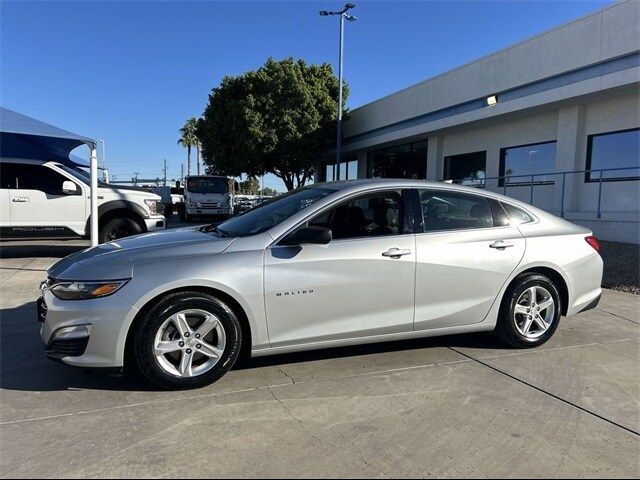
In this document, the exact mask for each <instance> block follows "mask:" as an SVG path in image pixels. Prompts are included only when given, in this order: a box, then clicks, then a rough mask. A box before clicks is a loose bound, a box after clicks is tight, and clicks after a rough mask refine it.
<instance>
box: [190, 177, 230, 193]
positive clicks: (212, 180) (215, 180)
mask: <svg viewBox="0 0 640 480" xmlns="http://www.w3.org/2000/svg"><path fill="white" fill-rule="evenodd" d="M187 191H188V192H191V193H227V192H228V191H229V179H228V178H225V177H189V178H188V179H187Z"/></svg>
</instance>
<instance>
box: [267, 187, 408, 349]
mask: <svg viewBox="0 0 640 480" xmlns="http://www.w3.org/2000/svg"><path fill="white" fill-rule="evenodd" d="M404 203H405V198H404V196H403V195H402V193H401V192H397V191H387V192H381V193H375V194H367V195H364V196H361V197H358V198H356V199H353V200H349V201H346V202H345V203H342V204H341V205H339V206H337V207H334V208H331V209H329V210H327V211H325V212H323V213H321V214H320V215H318V216H316V217H315V218H314V219H313V220H311V221H310V222H308V224H310V225H316V226H325V227H328V228H331V230H332V232H333V237H334V239H333V240H332V241H331V242H330V243H329V244H327V245H302V246H299V247H292V246H283V245H274V246H272V247H270V248H268V249H267V250H266V252H265V304H266V312H267V322H268V328H269V338H270V341H271V345H272V346H273V347H278V346H284V345H289V344H296V343H313V342H320V341H327V340H339V339H348V338H355V337H366V336H373V335H382V334H389V333H398V332H408V331H411V330H412V328H413V313H414V279H415V258H416V257H415V238H414V235H413V233H412V229H413V222H411V224H410V225H409V224H408V223H409V222H406V221H405V213H404V212H405V210H406V209H405V206H404ZM409 217H410V215H409ZM410 218H411V217H410Z"/></svg>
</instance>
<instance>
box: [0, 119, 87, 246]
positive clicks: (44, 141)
mask: <svg viewBox="0 0 640 480" xmlns="http://www.w3.org/2000/svg"><path fill="white" fill-rule="evenodd" d="M80 145H87V147H89V162H88V163H86V162H82V161H81V160H80V159H79V158H78V157H76V156H70V153H71V151H72V150H74V149H75V148H77V147H79V146H80ZM0 157H1V158H28V159H32V160H42V161H56V162H59V163H62V164H65V165H69V166H76V165H80V166H84V167H86V166H90V167H91V243H92V245H97V243H98V159H97V155H96V141H95V140H93V139H91V138H88V137H84V136H82V135H78V134H75V133H71V132H68V131H66V130H63V129H61V128H58V127H54V126H53V125H49V124H48V123H45V122H41V121H40V120H36V119H35V118H31V117H27V116H26V115H22V114H20V113H17V112H14V111H13V110H9V109H8V108H4V107H0Z"/></svg>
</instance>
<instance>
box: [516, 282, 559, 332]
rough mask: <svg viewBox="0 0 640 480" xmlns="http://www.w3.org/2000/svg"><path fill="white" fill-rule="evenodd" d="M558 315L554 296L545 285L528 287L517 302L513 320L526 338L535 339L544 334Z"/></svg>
mask: <svg viewBox="0 0 640 480" xmlns="http://www.w3.org/2000/svg"><path fill="white" fill-rule="evenodd" d="M555 317H556V304H555V301H554V300H553V296H552V295H551V293H550V292H549V290H547V289H546V288H544V287H540V286H534V287H529V288H527V289H526V290H525V291H524V292H522V294H521V295H520V297H519V298H518V301H517V302H516V306H515V309H514V312H513V321H514V322H515V325H516V329H517V330H518V332H520V333H521V334H522V335H523V336H524V337H525V338H527V339H530V340H535V339H537V338H539V337H540V336H542V335H543V334H544V333H545V332H546V331H547V330H548V329H549V327H550V326H551V324H552V323H553V321H554V319H555Z"/></svg>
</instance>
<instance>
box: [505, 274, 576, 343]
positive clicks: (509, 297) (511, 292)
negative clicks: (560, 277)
mask: <svg viewBox="0 0 640 480" xmlns="http://www.w3.org/2000/svg"><path fill="white" fill-rule="evenodd" d="M531 287H542V288H544V289H545V290H546V291H548V292H549V293H550V294H551V297H552V298H553V301H554V303H555V308H554V313H553V315H552V316H551V318H552V320H551V324H550V325H549V327H548V328H547V330H545V331H544V333H542V334H541V335H540V336H539V337H537V338H528V337H526V336H525V335H523V334H522V333H521V332H520V331H519V330H518V328H517V325H516V320H515V319H514V317H515V309H516V304H517V302H518V299H519V298H520V297H521V295H522V294H523V293H524V292H525V291H526V290H527V289H529V288H531ZM562 308H563V305H562V303H561V297H560V293H559V292H558V288H557V287H556V285H555V284H554V283H553V281H552V280H551V279H550V278H548V277H546V276H545V275H541V274H538V273H524V274H522V275H519V276H518V277H516V278H515V280H514V281H513V283H512V284H511V285H510V286H509V288H507V290H506V292H505V294H504V298H503V300H502V305H501V308H500V314H499V317H498V323H497V326H496V333H497V334H498V337H499V338H500V340H502V341H503V342H504V343H506V344H507V345H509V346H511V347H514V348H534V347H538V346H540V345H542V344H544V343H545V342H547V341H548V340H549V339H550V338H551V337H552V336H553V334H554V333H555V331H556V330H557V329H558V325H559V324H560V317H561V315H562V314H561V312H562ZM525 330H526V327H525Z"/></svg>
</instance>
